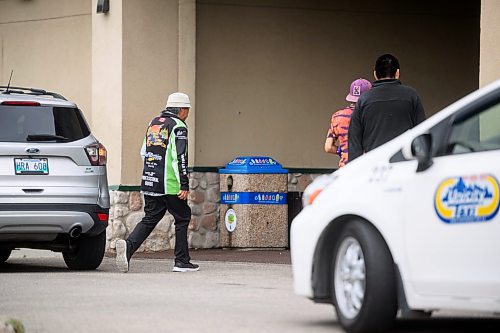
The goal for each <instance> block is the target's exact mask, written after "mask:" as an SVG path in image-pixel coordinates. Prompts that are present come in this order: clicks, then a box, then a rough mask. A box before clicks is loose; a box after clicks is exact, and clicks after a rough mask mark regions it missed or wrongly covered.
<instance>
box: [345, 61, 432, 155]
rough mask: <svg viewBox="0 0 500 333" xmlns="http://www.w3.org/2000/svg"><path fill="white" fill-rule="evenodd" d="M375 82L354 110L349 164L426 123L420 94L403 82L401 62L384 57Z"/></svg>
mask: <svg viewBox="0 0 500 333" xmlns="http://www.w3.org/2000/svg"><path fill="white" fill-rule="evenodd" d="M373 75H374V76H375V80H376V81H375V82H373V87H372V89H371V90H370V91H368V92H366V93H365V94H363V95H362V96H361V97H360V98H359V100H358V103H357V104H356V107H355V108H354V112H353V113H352V116H351V123H350V124H349V132H348V133H349V134H348V135H349V161H352V160H354V159H355V158H357V157H359V156H361V155H363V154H364V153H366V152H369V151H370V150H372V149H375V148H377V147H378V146H380V145H382V144H384V143H386V142H387V141H390V140H392V139H394V138H395V137H397V136H398V135H400V134H402V133H403V132H405V131H406V130H408V129H410V128H412V127H414V126H416V125H418V124H419V123H421V122H422V121H424V120H425V113H424V108H423V107H422V103H421V101H420V97H418V95H417V92H416V91H415V90H414V89H413V88H411V87H408V86H405V85H403V84H401V81H399V61H398V59H397V58H396V57H395V56H393V55H392V54H384V55H382V56H380V57H379V58H378V59H377V61H376V63H375V70H374V72H373Z"/></svg>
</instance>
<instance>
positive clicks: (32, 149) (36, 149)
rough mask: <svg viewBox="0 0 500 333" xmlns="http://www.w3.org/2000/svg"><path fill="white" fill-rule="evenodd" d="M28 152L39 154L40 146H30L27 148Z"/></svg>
mask: <svg viewBox="0 0 500 333" xmlns="http://www.w3.org/2000/svg"><path fill="white" fill-rule="evenodd" d="M26 152H27V153H28V154H38V153H39V152H40V149H38V148H28V149H26Z"/></svg>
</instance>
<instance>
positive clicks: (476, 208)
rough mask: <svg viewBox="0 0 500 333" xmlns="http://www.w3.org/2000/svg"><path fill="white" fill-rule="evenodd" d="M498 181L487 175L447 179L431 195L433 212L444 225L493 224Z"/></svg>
mask: <svg viewBox="0 0 500 333" xmlns="http://www.w3.org/2000/svg"><path fill="white" fill-rule="evenodd" d="M499 198H500V191H499V184H498V180H497V179H496V178H495V177H494V176H492V175H489V174H483V175H472V176H458V177H450V178H446V179H445V180H443V181H442V182H441V183H440V184H439V186H438V188H437V190H436V193H435V195H434V209H435V211H436V214H437V215H438V217H439V218H440V219H441V221H443V222H445V223H473V222H487V221H490V220H492V219H493V218H494V217H495V216H496V215H497V213H498V208H499V205H500V199H499Z"/></svg>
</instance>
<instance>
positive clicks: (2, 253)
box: [0, 249, 12, 264]
mask: <svg viewBox="0 0 500 333" xmlns="http://www.w3.org/2000/svg"><path fill="white" fill-rule="evenodd" d="M11 252H12V250H3V249H2V250H0V264H2V263H4V262H6V261H7V259H9V257H10V253H11Z"/></svg>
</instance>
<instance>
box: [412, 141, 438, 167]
mask: <svg viewBox="0 0 500 333" xmlns="http://www.w3.org/2000/svg"><path fill="white" fill-rule="evenodd" d="M411 155H412V156H414V157H415V158H416V159H417V161H418V166H417V172H422V171H425V170H427V169H429V168H430V167H431V165H432V164H433V161H432V137H431V135H430V134H429V133H426V134H421V135H419V136H417V137H416V138H415V139H413V141H412V142H411Z"/></svg>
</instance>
